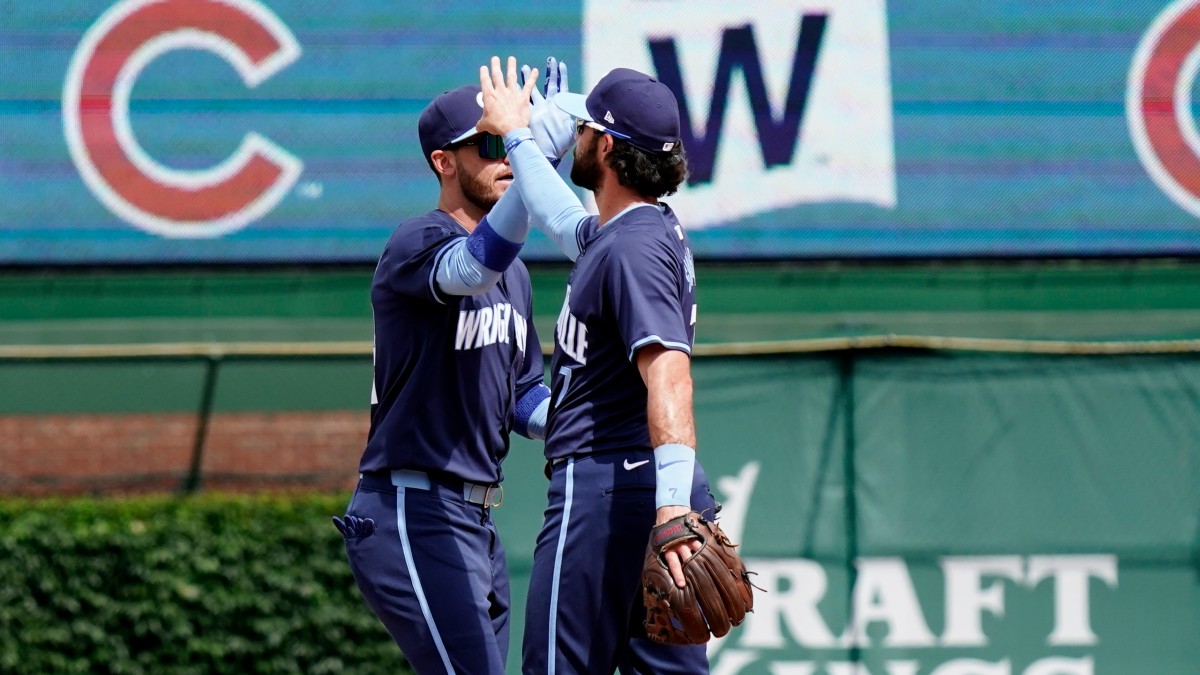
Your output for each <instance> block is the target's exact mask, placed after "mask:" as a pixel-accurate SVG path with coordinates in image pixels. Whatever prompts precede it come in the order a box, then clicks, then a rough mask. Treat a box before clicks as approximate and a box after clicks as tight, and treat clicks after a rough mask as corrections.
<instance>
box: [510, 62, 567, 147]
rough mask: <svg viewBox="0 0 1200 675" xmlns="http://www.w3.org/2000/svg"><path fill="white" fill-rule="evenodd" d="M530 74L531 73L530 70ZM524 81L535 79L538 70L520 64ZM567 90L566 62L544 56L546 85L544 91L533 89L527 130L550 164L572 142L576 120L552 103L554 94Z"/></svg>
mask: <svg viewBox="0 0 1200 675" xmlns="http://www.w3.org/2000/svg"><path fill="white" fill-rule="evenodd" d="M531 72H532V73H533V75H532V76H531V75H530V73H531ZM521 73H522V74H523V75H524V76H525V82H526V83H527V84H528V82H529V81H530V80H531V79H533V80H536V79H537V71H536V70H532V71H531V70H530V68H529V66H521ZM565 91H567V64H566V63H564V62H562V61H559V60H558V59H556V58H554V57H553V56H551V57H550V58H548V59H546V84H545V88H544V90H543V91H538V90H537V89H536V88H535V89H534V90H533V112H532V113H531V115H530V119H529V130H530V131H532V132H533V140H534V141H535V142H537V144H538V147H539V148H541V150H542V154H543V155H545V156H546V158H547V159H549V160H550V163H551V164H555V165H557V164H558V161H559V160H561V159H562V158H563V156H564V155H566V154H567V151H569V150H570V149H571V146H572V145H574V144H575V120H574V118H572V117H571V116H570V115H569V114H567V113H566V111H564V110H563V109H562V108H559V107H558V106H557V105H554V96H555V95H556V94H558V93H559V92H565Z"/></svg>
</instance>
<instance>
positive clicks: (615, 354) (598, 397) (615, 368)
mask: <svg viewBox="0 0 1200 675" xmlns="http://www.w3.org/2000/svg"><path fill="white" fill-rule="evenodd" d="M662 206H663V210H660V209H659V208H657V207H654V206H639V207H637V208H634V209H632V210H629V211H626V212H625V213H623V214H622V215H619V216H618V217H616V218H614V219H613V220H612V221H611V222H609V223H608V224H606V225H605V226H604V227H598V222H597V221H598V218H596V217H594V216H593V217H592V218H590V219H588V221H587V222H585V223H584V224H582V225H581V226H580V228H579V232H578V240H579V248H580V251H581V253H580V254H579V257H578V258H577V259H576V260H575V268H574V269H573V270H572V271H571V275H570V277H569V278H568V281H567V293H566V298H565V299H564V301H563V307H562V311H561V312H560V313H559V316H558V322H557V324H556V325H555V335H554V338H555V339H554V343H555V344H554V357H553V360H552V361H551V366H550V367H551V378H552V384H553V386H552V387H551V393H550V396H551V398H550V400H551V407H550V417H549V422H548V425H547V428H546V457H547V458H548V459H557V458H559V457H566V456H569V455H579V454H586V453H590V452H604V451H607V450H617V449H622V448H636V447H650V431H649V428H648V426H647V418H646V385H645V383H644V382H643V381H642V376H641V373H640V372H639V371H638V367H637V362H636V361H635V359H634V355H635V353H636V352H637V350H638V349H640V348H641V347H642V346H644V345H647V344H650V343H659V344H662V345H664V346H666V347H667V348H669V349H678V350H680V351H683V352H687V353H688V354H691V351H692V343H693V342H694V340H695V334H696V331H695V328H696V275H695V270H694V268H693V265H692V252H691V249H690V248H688V241H687V235H686V234H685V233H684V231H683V228H682V227H680V225H679V221H678V220H677V219H676V218H675V214H674V213H673V212H672V211H671V210H670V208H669V207H666V205H662Z"/></svg>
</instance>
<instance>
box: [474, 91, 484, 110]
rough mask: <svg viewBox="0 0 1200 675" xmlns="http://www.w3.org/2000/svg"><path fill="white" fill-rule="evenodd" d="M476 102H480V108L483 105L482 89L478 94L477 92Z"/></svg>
mask: <svg viewBox="0 0 1200 675" xmlns="http://www.w3.org/2000/svg"><path fill="white" fill-rule="evenodd" d="M475 102H476V103H478V104H479V107H480V108H482V107H483V92H482V91H481V92H479V93H478V94H475Z"/></svg>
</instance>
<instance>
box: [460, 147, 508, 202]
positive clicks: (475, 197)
mask: <svg viewBox="0 0 1200 675" xmlns="http://www.w3.org/2000/svg"><path fill="white" fill-rule="evenodd" d="M455 163H456V164H457V165H458V171H457V173H458V186H459V187H460V188H461V189H462V193H463V197H465V198H466V200H467V201H468V202H470V203H471V204H473V205H475V206H476V207H478V208H479V209H480V210H482V211H483V212H484V213H487V212H489V211H491V210H492V207H493V206H495V205H496V202H498V201H500V195H501V194H503V191H502V190H500V189H499V188H497V187H496V184H495V183H493V182H492V181H490V180H488V179H486V178H484V177H483V175H482V174H478V173H476V174H472V173H469V172H468V171H467V170H466V168H465V167H463V165H462V162H459V161H458V160H457V158H456V159H455Z"/></svg>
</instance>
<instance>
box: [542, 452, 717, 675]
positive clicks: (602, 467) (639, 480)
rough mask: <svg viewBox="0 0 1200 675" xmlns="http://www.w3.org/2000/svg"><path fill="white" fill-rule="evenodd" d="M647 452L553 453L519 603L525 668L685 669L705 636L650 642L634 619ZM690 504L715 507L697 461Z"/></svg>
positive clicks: (660, 674) (649, 466) (699, 660)
mask: <svg viewBox="0 0 1200 675" xmlns="http://www.w3.org/2000/svg"><path fill="white" fill-rule="evenodd" d="M654 489H655V471H654V453H653V452H651V451H650V450H630V451H621V452H608V453H601V454H596V455H582V456H579V457H573V458H568V459H566V460H560V461H558V462H556V463H555V464H554V466H553V468H552V471H551V475H550V489H549V506H548V507H547V508H546V514H545V521H544V523H543V525H542V531H541V533H540V534H539V535H538V539H537V546H536V549H535V550H534V556H533V572H532V576H531V578H530V582H529V601H528V605H527V606H526V610H525V638H524V642H523V644H522V671H523V672H524V673H525V675H568V674H575V673H586V674H588V675H596V674H608V673H613V672H616V671H617V670H619V671H620V672H621V673H623V674H624V675H632V674H645V675H676V674H678V675H684V674H686V675H694V674H696V673H707V672H708V658H707V656H706V652H705V647H704V645H695V646H688V647H676V646H670V645H661V644H658V643H655V642H651V641H650V640H649V639H647V638H646V633H645V629H644V627H643V626H642V622H643V620H644V619H645V614H646V610H645V608H644V607H643V605H642V591H641V581H642V565H643V563H644V561H645V557H646V543H647V542H648V541H649V540H650V530H651V529H652V528H653V527H654V517H655V508H654ZM692 508H693V509H694V510H695V511H698V512H700V513H702V514H704V515H705V517H707V518H713V517H714V513H713V511H714V508H715V506H714V501H713V497H712V494H711V493H709V490H708V479H707V478H706V477H705V475H704V470H703V469H702V468H701V467H700V463H699V462H697V463H696V472H695V475H694V477H693V479H692Z"/></svg>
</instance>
